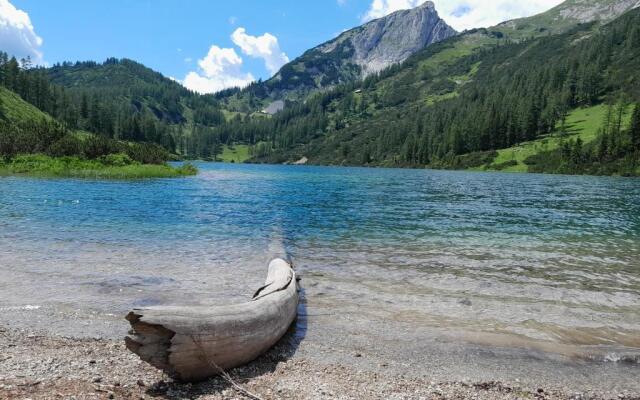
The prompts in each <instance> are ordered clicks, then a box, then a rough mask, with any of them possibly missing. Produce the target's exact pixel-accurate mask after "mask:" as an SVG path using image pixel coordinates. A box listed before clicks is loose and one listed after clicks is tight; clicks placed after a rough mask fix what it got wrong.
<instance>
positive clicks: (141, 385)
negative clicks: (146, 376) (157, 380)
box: [136, 379, 146, 387]
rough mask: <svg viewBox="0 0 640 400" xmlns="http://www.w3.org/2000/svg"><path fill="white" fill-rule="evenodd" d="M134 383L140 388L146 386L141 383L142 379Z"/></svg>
mask: <svg viewBox="0 0 640 400" xmlns="http://www.w3.org/2000/svg"><path fill="white" fill-rule="evenodd" d="M136 383H137V384H138V386H140V387H144V386H146V385H145V384H144V381H143V380H142V379H138V382H136Z"/></svg>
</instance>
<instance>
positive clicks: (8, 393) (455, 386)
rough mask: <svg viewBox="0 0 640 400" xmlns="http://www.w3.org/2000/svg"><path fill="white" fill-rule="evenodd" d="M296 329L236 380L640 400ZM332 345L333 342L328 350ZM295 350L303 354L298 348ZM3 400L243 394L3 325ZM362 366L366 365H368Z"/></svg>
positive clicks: (116, 348)
mask: <svg viewBox="0 0 640 400" xmlns="http://www.w3.org/2000/svg"><path fill="white" fill-rule="evenodd" d="M294 341H296V339H295V336H294V335H292V334H288V335H287V336H285V338H284V339H283V340H282V341H281V342H280V343H279V344H278V345H277V346H276V347H274V348H273V349H272V350H271V351H269V352H268V353H267V354H265V355H264V356H263V357H261V358H259V359H258V360H257V361H256V362H253V363H251V364H250V365H248V366H245V367H242V368H237V369H235V370H232V371H230V376H231V377H232V378H233V380H234V381H236V382H237V383H239V384H240V385H242V387H243V388H245V389H246V390H248V391H250V392H252V393H254V394H256V395H258V396H259V397H260V398H263V399H639V398H640V397H639V396H638V395H637V393H635V394H634V393H630V392H624V391H622V392H618V393H604V392H593V391H587V392H568V391H564V390H563V389H562V388H557V387H549V386H547V385H545V382H540V384H539V385H534V386H531V385H527V384H522V385H521V384H519V383H518V382H504V383H502V382H473V381H458V382H447V381H432V380H430V379H429V377H428V376H425V377H417V376H416V374H412V375H411V376H408V375H406V374H403V373H401V372H399V371H398V370H397V369H396V368H393V366H392V365H388V364H386V363H381V364H378V363H374V362H372V363H368V362H367V360H366V358H367V355H365V354H360V353H357V352H354V353H353V354H350V355H349V356H350V357H351V358H352V359H353V362H352V363H348V362H340V363H335V362H332V361H331V360H330V359H328V360H327V362H322V361H319V360H318V359H317V358H315V357H314V358H309V357H306V356H305V353H308V352H309V351H318V349H305V350H306V351H302V352H300V351H295V349H296V348H298V349H299V348H303V347H304V346H305V345H304V343H292V342H294ZM325 350H326V349H325ZM293 351H295V354H292V352H293ZM0 354H1V356H0V398H1V399H27V398H30V399H68V398H74V399H112V398H116V399H144V398H168V399H242V398H248V396H247V395H245V394H243V393H242V392H240V391H239V390H237V389H235V388H234V387H233V386H232V385H231V384H230V383H228V382H227V381H225V380H223V379H222V378H213V379H210V380H208V381H206V382H202V383H198V384H181V383H177V382H173V381H172V380H171V379H170V378H168V377H167V376H165V375H163V374H162V373H161V372H159V371H157V370H156V369H154V368H153V367H151V366H149V365H147V364H145V363H144V362H142V361H140V360H139V359H138V358H137V356H135V355H134V354H132V353H130V352H129V351H128V350H126V348H125V347H124V342H123V341H122V340H111V339H77V338H65V337H59V336H50V335H47V334H39V333H37V332H30V331H25V330H17V329H10V328H2V327H0ZM361 365H365V366H366V367H363V368H361V367H360V366H361Z"/></svg>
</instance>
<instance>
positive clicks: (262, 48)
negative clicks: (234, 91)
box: [0, 0, 560, 91]
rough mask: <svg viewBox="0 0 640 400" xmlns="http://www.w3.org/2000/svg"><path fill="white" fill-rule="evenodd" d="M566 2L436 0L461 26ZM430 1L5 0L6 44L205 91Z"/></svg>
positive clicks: (1, 37) (48, 58) (2, 42)
mask: <svg viewBox="0 0 640 400" xmlns="http://www.w3.org/2000/svg"><path fill="white" fill-rule="evenodd" d="M559 2H560V0H528V1H527V2H522V1H514V0H447V1H445V0H436V1H435V3H436V8H437V9H438V10H439V12H440V14H441V16H442V17H443V18H444V19H445V20H447V22H449V23H450V24H451V25H453V26H454V28H456V29H458V30H462V29H465V28H471V27H477V26H489V25H492V24H495V23H497V22H500V21H503V20H506V19H510V18H515V17H520V16H527V15H532V14H535V13H537V12H540V11H544V10H546V9H548V8H550V7H552V6H554V5H556V4H558V3H559ZM420 3H422V1H421V0H314V1H294V0H268V1H267V0H261V1H259V0H233V1H211V0H209V1H207V0H109V1H98V0H64V1H44V0H0V47H1V48H3V49H4V50H5V51H11V52H14V53H20V52H24V53H25V54H30V55H31V56H32V58H34V59H35V60H36V61H38V62H43V63H47V64H53V63H56V62H61V61H66V60H70V61H75V60H97V61H102V60H104V59H106V58H107V57H119V58H121V57H127V58H131V59H134V60H137V61H139V62H141V63H143V64H145V65H147V66H149V67H151V68H153V69H155V70H158V71H160V72H162V73H163V74H165V75H167V76H171V77H174V78H176V79H177V80H180V81H184V82H185V84H186V83H191V85H192V86H194V87H193V88H194V89H196V90H200V91H212V90H219V88H221V87H224V86H229V85H231V84H246V83H247V82H248V81H250V80H252V79H258V78H263V79H265V78H268V77H269V76H271V75H272V73H273V72H274V71H276V70H277V69H278V68H279V66H280V65H282V63H284V62H286V60H288V59H293V58H295V57H297V56H299V55H300V54H301V53H302V52H304V51H305V50H307V49H309V48H311V47H313V46H315V45H317V44H319V43H322V42H324V41H326V40H329V39H331V38H333V37H334V36H336V35H337V34H338V33H340V32H342V31H343V30H345V29H348V28H351V27H354V26H357V25H360V24H361V23H362V22H365V21H367V20H369V19H372V18H376V17H380V16H383V15H386V14H388V13H390V12H393V11H395V10H397V9H403V8H411V7H414V6H417V5H419V4H420ZM523 3H526V4H523ZM7 22H8V24H7ZM18 55H20V54H18Z"/></svg>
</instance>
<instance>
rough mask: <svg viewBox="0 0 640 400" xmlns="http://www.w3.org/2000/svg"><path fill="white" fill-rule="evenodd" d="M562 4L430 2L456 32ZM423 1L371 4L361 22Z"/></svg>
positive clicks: (550, 0) (543, 0) (541, 0)
mask: <svg viewBox="0 0 640 400" xmlns="http://www.w3.org/2000/svg"><path fill="white" fill-rule="evenodd" d="M562 1H563V0H526V1H517V0H453V1H451V0H434V3H435V4H436V10H438V13H439V14H440V17H442V18H443V19H444V20H445V21H446V22H447V23H448V24H449V25H451V26H452V27H454V28H455V29H457V30H459V31H463V30H465V29H471V28H481V27H489V26H493V25H496V24H498V23H500V22H503V21H507V20H510V19H515V18H521V17H528V16H531V15H534V14H537V13H540V12H543V11H546V10H548V9H550V8H552V7H554V6H557V5H558V4H560V3H562ZM422 3H424V0H372V2H371V5H370V6H369V9H368V10H367V12H366V14H365V15H364V16H363V18H362V19H363V21H370V20H372V19H375V18H380V17H384V16H385V15H389V14H391V13H392V12H395V11H398V10H404V9H409V8H414V7H417V6H419V5H420V4H422Z"/></svg>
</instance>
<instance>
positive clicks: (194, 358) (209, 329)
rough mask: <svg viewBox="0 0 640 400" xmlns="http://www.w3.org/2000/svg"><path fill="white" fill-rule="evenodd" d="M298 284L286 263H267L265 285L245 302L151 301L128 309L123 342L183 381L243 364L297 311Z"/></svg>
mask: <svg viewBox="0 0 640 400" xmlns="http://www.w3.org/2000/svg"><path fill="white" fill-rule="evenodd" d="M297 307H298V290H297V282H296V275H295V272H294V271H293V268H292V267H291V265H289V263H287V262H286V261H284V260H282V259H275V260H273V261H272V262H271V263H270V264H269V273H268V275H267V280H266V283H265V286H263V287H262V288H260V289H259V290H258V291H257V292H256V294H255V295H254V297H253V299H252V300H251V301H249V302H247V303H244V304H238V305H231V306H220V307H151V308H145V309H134V310H133V311H131V312H130V313H129V314H128V315H127V320H128V321H129V322H130V323H131V327H132V330H131V332H130V334H131V336H128V337H127V338H126V339H125V340H126V345H127V348H128V349H129V350H131V351H133V352H134V353H136V354H137V355H139V356H140V358H141V359H143V360H144V361H146V362H148V363H150V364H151V365H154V366H155V367H157V368H159V369H162V370H164V371H165V372H167V373H168V374H169V375H170V376H172V377H174V378H176V379H179V380H182V381H198V380H203V379H206V378H209V377H211V376H214V375H218V374H220V373H221V372H222V370H226V369H230V368H234V367H238V366H240V365H243V364H246V363H248V362H250V361H252V360H254V359H255V358H257V357H258V356H260V355H261V354H263V353H264V352H266V351H267V350H268V349H269V348H271V347H272V346H273V345H274V344H275V343H276V342H277V341H278V340H280V338H281V337H282V336H283V335H284V334H285V332H286V331H287V329H288V328H289V326H290V325H291V323H292V322H293V320H294V319H295V317H296V313H297Z"/></svg>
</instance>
